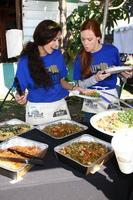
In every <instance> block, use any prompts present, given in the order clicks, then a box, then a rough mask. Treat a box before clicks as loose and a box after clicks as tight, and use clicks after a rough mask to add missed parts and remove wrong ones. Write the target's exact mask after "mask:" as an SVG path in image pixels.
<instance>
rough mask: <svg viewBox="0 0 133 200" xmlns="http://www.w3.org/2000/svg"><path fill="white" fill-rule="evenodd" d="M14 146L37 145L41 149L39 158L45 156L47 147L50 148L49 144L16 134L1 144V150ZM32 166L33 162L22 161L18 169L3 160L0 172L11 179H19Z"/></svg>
mask: <svg viewBox="0 0 133 200" xmlns="http://www.w3.org/2000/svg"><path fill="white" fill-rule="evenodd" d="M13 146H23V147H25V146H28V147H29V146H30V147H33V146H34V147H35V148H36V147H37V148H39V150H40V153H39V156H38V157H39V158H44V156H45V154H46V152H47V149H48V145H47V144H44V143H41V142H37V141H33V140H30V139H26V138H22V137H19V136H15V137H12V138H10V139H8V140H6V141H4V142H2V143H1V144H0V150H5V149H8V148H11V147H13ZM31 158H32V156H31ZM31 167H32V165H31V164H26V163H21V165H20V167H18V168H17V169H13V168H12V167H11V166H9V165H8V164H6V163H5V164H3V163H2V162H0V174H2V175H5V176H7V177H9V178H11V179H15V180H16V179H18V178H20V177H21V176H23V175H24V174H25V173H26V172H27V171H28V170H29V169H30V168H31Z"/></svg>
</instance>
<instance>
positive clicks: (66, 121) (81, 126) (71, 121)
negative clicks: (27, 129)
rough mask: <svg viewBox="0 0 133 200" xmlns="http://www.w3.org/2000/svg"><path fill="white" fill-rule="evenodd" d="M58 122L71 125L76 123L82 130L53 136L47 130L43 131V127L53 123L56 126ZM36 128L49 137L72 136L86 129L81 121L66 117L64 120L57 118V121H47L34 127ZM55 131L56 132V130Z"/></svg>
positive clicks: (61, 137)
mask: <svg viewBox="0 0 133 200" xmlns="http://www.w3.org/2000/svg"><path fill="white" fill-rule="evenodd" d="M60 123H61V124H66V123H70V124H72V125H77V126H79V127H80V128H81V129H82V130H80V131H77V130H75V131H74V132H73V133H69V134H67V135H65V136H54V135H50V134H49V133H48V132H46V131H43V129H44V128H46V127H47V126H54V125H55V126H57V125H58V124H60ZM36 128H37V129H39V130H41V131H42V132H43V133H44V134H46V135H48V136H49V137H51V138H54V139H64V138H66V137H69V136H72V135H74V134H77V133H80V132H83V131H85V130H87V129H88V127H87V126H85V125H83V124H81V123H78V122H75V121H73V120H67V119H65V120H57V121H54V122H51V123H47V124H44V125H40V126H38V127H36ZM57 133H58V131H57Z"/></svg>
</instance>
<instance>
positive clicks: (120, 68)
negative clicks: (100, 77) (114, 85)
mask: <svg viewBox="0 0 133 200" xmlns="http://www.w3.org/2000/svg"><path fill="white" fill-rule="evenodd" d="M131 70H133V67H132V66H118V67H110V68H108V69H106V70H104V72H105V73H111V74H117V73H120V72H123V71H131Z"/></svg>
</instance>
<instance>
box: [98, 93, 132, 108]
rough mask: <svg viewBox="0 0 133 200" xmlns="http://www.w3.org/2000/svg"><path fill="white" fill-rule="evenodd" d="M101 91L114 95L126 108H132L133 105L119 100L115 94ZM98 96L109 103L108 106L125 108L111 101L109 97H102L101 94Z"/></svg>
mask: <svg viewBox="0 0 133 200" xmlns="http://www.w3.org/2000/svg"><path fill="white" fill-rule="evenodd" d="M101 93H103V94H107V95H109V96H112V97H114V98H115V99H116V100H118V101H119V102H120V103H122V104H124V105H125V106H126V107H127V108H133V106H131V105H130V104H128V103H126V102H125V101H123V100H121V99H120V98H118V97H117V96H115V95H113V94H110V93H108V92H105V91H102V92H101ZM100 97H101V98H102V99H103V100H104V101H106V102H108V103H109V104H110V106H113V107H116V108H117V109H120V110H124V109H125V108H124V107H122V106H120V104H115V103H112V102H111V101H110V100H109V99H107V98H106V97H104V96H103V95H100Z"/></svg>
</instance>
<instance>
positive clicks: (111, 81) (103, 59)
mask: <svg viewBox="0 0 133 200" xmlns="http://www.w3.org/2000/svg"><path fill="white" fill-rule="evenodd" d="M91 55H92V62H91V71H92V75H93V74H95V73H96V72H97V71H98V70H100V69H102V67H103V66H106V67H112V66H120V65H121V62H120V56H119V52H118V49H117V48H116V47H115V46H113V45H112V44H103V46H102V48H101V49H100V50H99V51H97V52H94V53H91ZM73 79H74V80H82V77H81V59H80V55H78V56H77V58H76V59H75V61H74V70H73ZM116 82H117V75H116V74H113V75H111V76H110V77H108V78H106V79H105V80H102V81H99V82H98V83H97V84H96V85H95V86H100V87H107V88H109V89H113V88H115V87H116Z"/></svg>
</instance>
